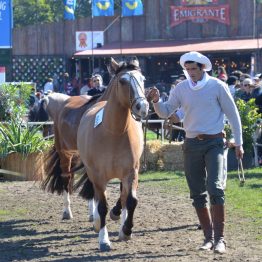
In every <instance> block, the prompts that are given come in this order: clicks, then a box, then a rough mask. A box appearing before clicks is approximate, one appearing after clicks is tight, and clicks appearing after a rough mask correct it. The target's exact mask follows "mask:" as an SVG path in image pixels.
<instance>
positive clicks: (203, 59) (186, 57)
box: [180, 52, 212, 71]
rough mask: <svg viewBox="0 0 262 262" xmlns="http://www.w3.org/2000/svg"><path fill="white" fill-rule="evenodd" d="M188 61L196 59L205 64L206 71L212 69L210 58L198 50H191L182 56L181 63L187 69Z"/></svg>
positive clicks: (195, 60) (197, 61)
mask: <svg viewBox="0 0 262 262" xmlns="http://www.w3.org/2000/svg"><path fill="white" fill-rule="evenodd" d="M187 61H194V62H196V63H200V64H202V65H204V66H205V67H204V70H205V71H210V70H211V69H212V64H211V62H210V60H209V58H208V57H206V56H204V55H202V54H201V53H198V52H189V53H186V54H184V55H182V56H181V57H180V65H181V66H182V67H183V69H186V68H185V62H187Z"/></svg>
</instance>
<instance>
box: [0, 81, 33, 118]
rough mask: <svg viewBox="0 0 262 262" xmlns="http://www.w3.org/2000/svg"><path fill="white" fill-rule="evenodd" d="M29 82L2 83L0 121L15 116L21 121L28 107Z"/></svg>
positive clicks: (0, 90) (30, 88)
mask: <svg viewBox="0 0 262 262" xmlns="http://www.w3.org/2000/svg"><path fill="white" fill-rule="evenodd" d="M32 87H33V86H32V85H31V84H26V83H19V84H12V83H8V84H7V83H4V84H1V86H0V121H9V120H10V119H11V118H15V119H17V120H18V121H21V119H22V117H23V116H24V115H25V114H26V111H27V108H28V100H29V97H30V93H31V90H32Z"/></svg>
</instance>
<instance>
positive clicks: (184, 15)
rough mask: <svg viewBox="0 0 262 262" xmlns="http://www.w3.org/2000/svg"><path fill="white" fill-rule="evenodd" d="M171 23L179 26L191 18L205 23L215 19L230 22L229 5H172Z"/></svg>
mask: <svg viewBox="0 0 262 262" xmlns="http://www.w3.org/2000/svg"><path fill="white" fill-rule="evenodd" d="M170 9H171V19H170V21H171V24H170V27H173V26H177V25H178V24H181V23H183V22H185V21H188V20H191V21H192V22H194V23H205V22H207V21H208V20H214V21H217V22H219V23H223V24H227V25H229V24H230V19H229V5H219V6H191V7H184V6H170Z"/></svg>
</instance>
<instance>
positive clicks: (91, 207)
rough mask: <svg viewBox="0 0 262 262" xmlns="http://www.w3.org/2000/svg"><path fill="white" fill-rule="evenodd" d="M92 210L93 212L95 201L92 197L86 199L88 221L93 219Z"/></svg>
mask: <svg viewBox="0 0 262 262" xmlns="http://www.w3.org/2000/svg"><path fill="white" fill-rule="evenodd" d="M94 212H95V202H94V199H89V200H88V214H89V219H88V220H89V222H93V221H94Z"/></svg>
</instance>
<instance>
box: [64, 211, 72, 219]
mask: <svg viewBox="0 0 262 262" xmlns="http://www.w3.org/2000/svg"><path fill="white" fill-rule="evenodd" d="M72 218H73V216H72V215H70V214H69V213H67V212H63V216H62V220H70V219H72Z"/></svg>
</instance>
